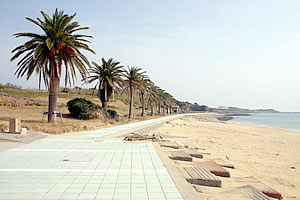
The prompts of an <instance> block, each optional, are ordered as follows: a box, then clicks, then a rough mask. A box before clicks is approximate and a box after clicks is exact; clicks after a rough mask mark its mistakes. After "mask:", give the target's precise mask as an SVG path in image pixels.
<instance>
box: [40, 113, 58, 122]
mask: <svg viewBox="0 0 300 200" xmlns="http://www.w3.org/2000/svg"><path fill="white" fill-rule="evenodd" d="M48 114H49V112H45V111H44V113H43V119H42V122H43V123H44V118H45V115H48ZM53 114H54V116H55V117H56V116H57V115H59V116H60V120H61V122H63V119H62V113H61V112H60V111H54V112H53Z"/></svg>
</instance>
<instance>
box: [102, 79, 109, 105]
mask: <svg viewBox="0 0 300 200" xmlns="http://www.w3.org/2000/svg"><path fill="white" fill-rule="evenodd" d="M102 107H103V108H104V109H107V107H108V99H107V82H106V81H105V82H104V102H102Z"/></svg>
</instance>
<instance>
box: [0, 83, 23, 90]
mask: <svg viewBox="0 0 300 200" xmlns="http://www.w3.org/2000/svg"><path fill="white" fill-rule="evenodd" d="M0 89H5V90H20V89H22V87H21V86H18V85H14V84H12V83H5V84H1V83H0Z"/></svg>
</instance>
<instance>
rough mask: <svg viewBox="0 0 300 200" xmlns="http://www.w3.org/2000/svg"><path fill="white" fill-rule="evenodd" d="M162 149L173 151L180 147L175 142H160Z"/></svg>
mask: <svg viewBox="0 0 300 200" xmlns="http://www.w3.org/2000/svg"><path fill="white" fill-rule="evenodd" d="M159 145H160V146H161V147H169V148H173V149H179V147H178V145H177V144H176V143H175V142H159Z"/></svg>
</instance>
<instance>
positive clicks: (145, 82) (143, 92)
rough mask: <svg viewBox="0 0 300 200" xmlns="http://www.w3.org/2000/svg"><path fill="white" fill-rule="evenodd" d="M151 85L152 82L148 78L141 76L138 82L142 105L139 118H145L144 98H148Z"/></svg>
mask: <svg viewBox="0 0 300 200" xmlns="http://www.w3.org/2000/svg"><path fill="white" fill-rule="evenodd" d="M151 83H152V81H151V80H150V79H149V78H148V76H143V77H142V79H141V81H140V85H139V93H140V101H141V104H142V112H141V116H145V109H146V97H148V96H149V93H150V87H151Z"/></svg>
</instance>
